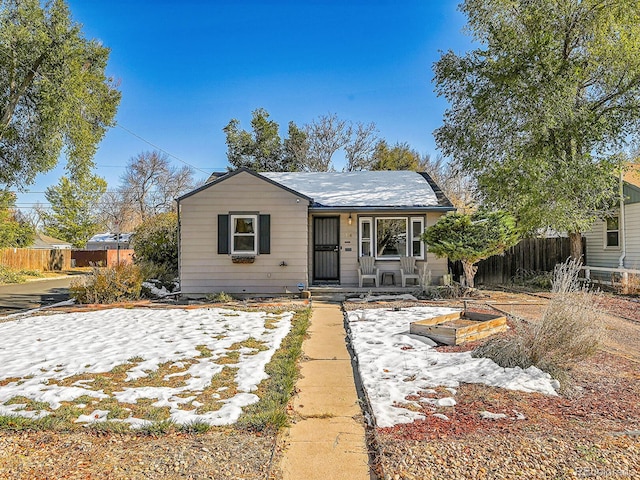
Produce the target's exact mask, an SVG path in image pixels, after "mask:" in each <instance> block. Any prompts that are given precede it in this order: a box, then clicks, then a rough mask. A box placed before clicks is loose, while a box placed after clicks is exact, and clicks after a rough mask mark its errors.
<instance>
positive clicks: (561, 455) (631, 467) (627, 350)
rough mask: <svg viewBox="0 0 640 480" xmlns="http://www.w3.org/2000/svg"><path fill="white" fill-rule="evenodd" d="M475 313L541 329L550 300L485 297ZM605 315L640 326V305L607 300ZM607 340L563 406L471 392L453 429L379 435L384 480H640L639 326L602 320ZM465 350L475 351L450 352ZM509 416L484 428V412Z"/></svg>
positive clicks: (430, 423)
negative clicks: (538, 323) (485, 311)
mask: <svg viewBox="0 0 640 480" xmlns="http://www.w3.org/2000/svg"><path fill="white" fill-rule="evenodd" d="M483 293H485V294H486V296H485V297H484V298H480V299H476V300H474V301H472V302H468V305H467V306H468V307H469V308H480V307H482V308H496V309H499V310H501V311H503V312H505V313H509V314H510V315H516V316H518V317H521V318H526V319H532V320H534V321H535V320H536V319H539V318H540V316H541V314H542V311H543V309H544V306H545V304H546V299H545V298H544V297H542V296H532V295H524V294H513V293H503V292H483ZM600 308H601V309H602V310H603V311H605V310H606V311H608V312H612V313H616V314H624V316H625V317H628V318H633V317H635V316H637V315H638V311H637V310H638V304H637V303H635V302H633V301H631V300H629V299H624V298H620V297H615V296H612V295H607V296H605V297H603V299H602V301H601V303H600ZM602 321H603V322H604V323H605V325H606V332H607V337H606V338H605V339H603V342H604V347H603V350H602V351H600V352H599V353H598V354H597V355H596V356H594V357H592V358H590V359H589V360H587V361H583V362H581V363H580V364H579V365H576V367H575V368H574V370H573V371H572V372H571V376H572V380H571V382H570V386H569V389H568V390H569V391H568V392H567V394H565V395H564V396H557V397H551V396H545V395H542V394H534V393H531V394H529V393H523V392H515V391H509V390H504V389H498V388H492V387H487V386H483V385H475V384H474V385H471V384H463V385H461V386H460V388H459V389H458V393H457V395H456V399H457V400H458V404H457V405H456V406H455V407H454V413H453V414H451V409H448V410H447V416H448V417H449V421H446V420H441V419H440V418H437V417H434V416H432V415H427V420H425V421H418V422H414V423H412V424H406V425H396V426H395V427H393V428H385V429H378V430H377V431H376V432H375V440H376V441H377V446H378V449H379V452H380V456H379V465H378V474H379V475H380V477H381V478H385V479H387V478H389V479H421V480H427V479H442V478H447V479H458V478H459V479H467V478H477V479H509V478H531V479H546V478H548V479H580V478H594V479H603V478H605V479H638V478H640V402H639V401H638V399H639V398H640V323H636V322H633V321H630V320H627V319H621V318H619V317H616V316H612V315H606V314H603V315H602ZM441 348H442V349H444V350H447V349H448V350H454V351H455V350H458V351H459V350H462V349H464V350H466V349H471V348H473V345H471V346H466V347H441ZM483 411H488V412H491V413H494V414H505V415H506V416H507V417H506V418H503V419H497V420H494V419H483V418H482V417H481V415H480V413H481V412H483Z"/></svg>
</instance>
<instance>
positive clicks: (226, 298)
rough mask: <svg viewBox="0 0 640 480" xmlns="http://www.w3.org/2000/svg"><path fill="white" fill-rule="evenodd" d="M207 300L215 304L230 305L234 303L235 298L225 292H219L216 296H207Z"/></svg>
mask: <svg viewBox="0 0 640 480" xmlns="http://www.w3.org/2000/svg"><path fill="white" fill-rule="evenodd" d="M207 300H208V301H210V302H214V303H229V302H233V297H232V296H231V295H229V294H228V293H225V292H218V293H216V294H215V295H209V296H207Z"/></svg>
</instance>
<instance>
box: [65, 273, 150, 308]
mask: <svg viewBox="0 0 640 480" xmlns="http://www.w3.org/2000/svg"><path fill="white" fill-rule="evenodd" d="M143 280H144V279H143V276H142V272H141V271H140V267H138V266H137V265H125V264H122V263H121V264H119V265H117V266H115V267H110V268H94V269H93V270H92V271H91V274H90V275H88V276H87V277H86V278H85V279H84V280H78V281H73V282H72V283H71V287H70V290H71V295H72V296H73V297H75V299H76V301H77V302H78V303H115V302H120V301H123V300H137V299H138V298H140V292H141V290H142V282H143Z"/></svg>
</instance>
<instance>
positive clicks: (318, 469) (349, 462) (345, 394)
mask: <svg viewBox="0 0 640 480" xmlns="http://www.w3.org/2000/svg"><path fill="white" fill-rule="evenodd" d="M308 333H309V338H307V339H306V340H305V341H304V343H303V344H302V349H303V352H304V355H305V356H306V357H307V359H306V360H304V361H303V362H302V363H301V378H300V380H299V381H298V383H297V385H296V386H297V388H298V394H297V395H296V397H295V398H294V400H293V410H294V412H295V413H294V415H295V417H296V419H295V423H293V424H292V425H291V427H290V428H289V430H288V432H287V433H286V434H285V436H284V456H283V460H282V463H281V469H282V473H283V478H284V479H285V480H315V479H318V480H341V479H344V480H369V479H370V478H375V477H373V476H371V475H370V473H369V457H368V454H367V445H366V440H365V430H364V425H363V423H362V420H361V413H362V412H361V410H360V406H359V403H358V395H357V393H356V386H355V382H354V379H353V371H352V368H351V357H350V355H349V352H348V351H347V346H346V341H345V336H346V333H345V330H344V325H343V315H342V310H341V309H340V306H339V305H338V304H332V303H324V302H313V311H312V316H311V326H310V327H309V332H308Z"/></svg>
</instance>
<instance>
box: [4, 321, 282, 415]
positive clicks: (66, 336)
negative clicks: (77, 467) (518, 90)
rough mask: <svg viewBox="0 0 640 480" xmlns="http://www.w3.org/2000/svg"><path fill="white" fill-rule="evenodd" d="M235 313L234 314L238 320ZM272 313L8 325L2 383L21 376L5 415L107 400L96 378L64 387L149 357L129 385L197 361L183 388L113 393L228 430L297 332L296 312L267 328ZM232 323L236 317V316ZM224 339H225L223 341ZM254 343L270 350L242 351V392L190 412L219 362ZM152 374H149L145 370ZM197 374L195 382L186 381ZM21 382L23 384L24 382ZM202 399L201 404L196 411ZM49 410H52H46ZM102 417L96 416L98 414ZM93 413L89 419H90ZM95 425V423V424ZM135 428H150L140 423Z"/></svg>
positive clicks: (7, 390) (8, 394) (8, 393)
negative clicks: (22, 401)
mask: <svg viewBox="0 0 640 480" xmlns="http://www.w3.org/2000/svg"><path fill="white" fill-rule="evenodd" d="M230 315H232V317H231V316H230ZM268 316H269V315H268V314H266V313H263V312H235V311H229V310H223V309H215V308H213V309H194V310H181V309H162V310H160V309H158V310H156V309H110V310H101V311H96V312H83V313H69V314H58V315H51V316H46V317H27V318H21V319H19V320H16V321H10V322H5V323H2V324H0V338H2V339H5V340H4V341H3V342H1V343H0V365H2V370H1V372H0V380H2V379H6V378H11V377H15V378H20V379H21V382H9V383H8V384H6V385H4V386H2V387H0V414H3V412H11V413H12V414H15V415H21V416H31V417H33V416H35V415H36V414H35V413H34V412H27V411H24V410H19V409H18V408H17V407H15V406H7V405H4V404H5V402H7V401H8V400H10V399H12V398H14V397H16V396H24V397H27V398H29V399H31V400H34V401H41V402H47V403H49V405H50V406H51V408H52V409H56V408H58V407H59V406H60V402H63V401H73V400H74V399H76V398H78V397H80V396H82V395H87V396H91V397H94V398H98V399H99V398H104V397H107V395H106V394H105V393H104V392H102V391H101V390H92V389H91V385H92V382H91V381H87V380H83V381H77V382H74V385H73V386H70V387H65V386H60V385H57V384H56V382H57V381H59V380H62V379H65V378H68V377H71V376H75V375H81V374H95V373H104V372H109V371H111V370H112V369H113V368H114V367H116V366H118V365H123V364H125V363H127V362H128V360H129V359H131V358H132V357H141V358H143V359H144V360H143V361H142V362H140V363H139V364H137V365H136V366H134V367H132V368H131V369H130V370H129V371H128V372H127V381H130V380H133V379H136V378H141V377H144V376H146V375H148V371H154V370H157V368H158V366H159V365H160V364H164V363H166V362H172V363H173V364H174V365H175V364H180V362H182V361H185V363H183V364H182V365H183V366H186V365H187V363H186V360H190V359H195V360H197V362H196V363H193V364H191V365H189V368H188V369H187V370H186V371H185V372H184V373H183V375H184V376H185V385H184V386H181V387H175V388H169V387H124V388H122V389H121V390H118V391H115V392H114V393H113V395H114V397H115V398H116V399H118V401H121V402H130V403H135V402H136V401H137V400H138V399H140V398H153V399H155V400H156V406H168V407H169V409H170V412H171V419H172V420H173V421H175V422H177V423H189V422H193V421H202V422H206V423H209V424H211V425H228V424H232V423H234V422H235V421H237V419H238V417H239V416H240V414H241V412H242V408H243V407H245V406H246V405H249V404H251V403H255V402H256V401H258V397H257V396H256V395H255V394H253V393H251V392H253V391H255V390H256V389H257V388H258V384H259V383H260V382H261V381H262V380H263V379H265V378H267V374H266V373H265V371H264V368H265V365H266V364H267V363H268V362H269V361H270V359H271V357H272V355H273V353H274V352H275V350H276V349H277V348H278V347H279V346H280V343H281V342H282V339H283V338H284V337H285V336H286V335H287V333H288V332H289V331H290V329H291V319H292V318H293V313H285V314H283V315H282V316H280V317H279V319H278V320H277V321H276V322H275V324H274V327H275V328H273V329H267V328H265V320H266V318H268ZM231 318H232V319H231ZM221 337H223V338H221ZM249 338H254V339H256V340H258V341H260V342H262V343H263V344H264V345H265V346H266V347H267V350H265V351H262V352H258V353H256V354H255V355H252V354H251V353H254V351H253V350H247V349H243V350H241V351H240V352H239V353H240V356H239V359H238V363H236V364H233V365H229V366H230V367H231V368H235V369H236V375H235V382H236V384H237V390H238V392H239V393H238V394H237V395H235V396H233V397H231V398H229V399H227V400H225V401H224V405H223V406H222V408H220V409H219V410H218V411H215V412H207V413H205V414H202V415H197V414H196V413H195V410H186V409H184V405H185V404H186V403H188V400H186V399H185V398H181V396H182V397H183V396H184V393H185V392H189V393H193V394H197V392H198V391H202V390H203V389H204V388H206V387H208V386H209V385H210V383H211V379H212V378H213V376H214V375H215V374H216V373H218V372H220V371H221V370H222V368H223V365H218V364H216V363H214V362H215V360H216V359H219V358H221V357H224V356H225V355H227V354H228V353H229V352H230V351H231V350H230V347H231V346H232V345H233V344H235V343H238V342H243V341H245V340H248V339H249ZM199 345H204V346H205V347H206V348H207V349H208V350H209V351H210V352H211V356H210V357H202V356H201V352H200V351H199V350H198V349H196V346H199ZM145 370H146V372H145ZM187 376H190V377H189V378H186V377H187ZM18 383H20V385H18ZM196 403H197V402H195V401H194V402H193V403H192V404H191V405H193V406H196V407H197V406H201V405H196ZM45 413H46V412H45ZM96 414H98V415H99V418H98V419H94V420H96V421H100V419H102V416H100V412H99V411H96V412H94V413H92V414H91V415H93V416H95V415H96ZM86 417H87V416H86V415H85V416H83V417H82V418H83V419H85V420H86ZM94 420H91V421H94ZM128 423H132V424H135V425H146V423H145V422H144V421H141V420H139V419H129V420H128Z"/></svg>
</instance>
